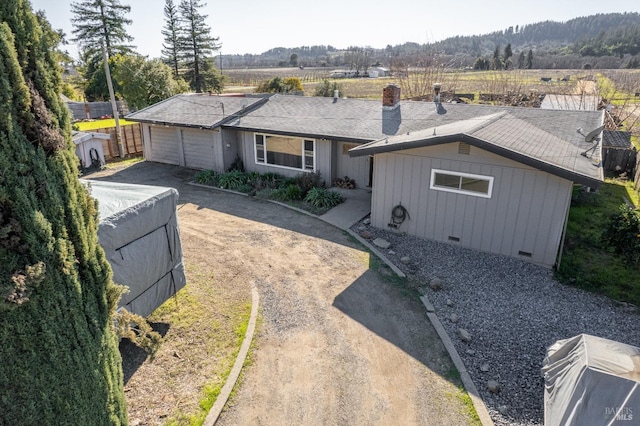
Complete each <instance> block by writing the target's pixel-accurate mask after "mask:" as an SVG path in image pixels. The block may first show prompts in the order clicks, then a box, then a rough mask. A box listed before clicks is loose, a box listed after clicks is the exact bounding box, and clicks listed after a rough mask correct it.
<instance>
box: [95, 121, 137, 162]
mask: <svg viewBox="0 0 640 426" xmlns="http://www.w3.org/2000/svg"><path fill="white" fill-rule="evenodd" d="M120 129H121V130H122V145H123V147H124V153H125V155H139V154H142V125H141V124H140V123H136V124H127V125H126V126H120ZM93 131H94V132H97V133H106V134H108V135H110V136H111V139H109V140H105V141H103V142H102V150H103V152H104V159H105V160H110V159H113V158H116V157H120V152H119V151H118V138H117V136H116V128H115V127H109V128H106V129H96V130H93Z"/></svg>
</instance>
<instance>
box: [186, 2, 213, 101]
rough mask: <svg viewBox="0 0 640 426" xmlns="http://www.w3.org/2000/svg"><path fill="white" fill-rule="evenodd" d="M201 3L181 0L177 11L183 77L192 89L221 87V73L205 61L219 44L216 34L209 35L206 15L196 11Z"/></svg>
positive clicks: (201, 5) (202, 89) (202, 4)
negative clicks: (179, 18) (184, 70)
mask: <svg viewBox="0 0 640 426" xmlns="http://www.w3.org/2000/svg"><path fill="white" fill-rule="evenodd" d="M203 6H205V3H200V0H182V1H181V2H180V7H179V9H180V15H181V16H182V20H183V23H184V26H183V28H182V31H181V37H180V52H181V59H182V60H183V62H184V66H185V68H186V70H187V71H186V73H185V77H186V80H187V82H188V83H189V86H190V87H191V89H193V90H195V91H196V93H201V92H203V91H208V90H215V91H218V90H217V89H216V87H221V83H222V77H221V76H220V75H219V74H218V73H217V71H216V69H215V67H214V66H213V64H212V63H211V61H208V59H210V57H211V55H212V54H213V52H214V51H216V50H218V49H219V48H220V45H218V44H217V42H218V38H217V37H212V36H211V28H210V27H209V26H208V25H207V24H206V23H205V20H206V19H207V15H203V14H202V13H200V8H202V7H203Z"/></svg>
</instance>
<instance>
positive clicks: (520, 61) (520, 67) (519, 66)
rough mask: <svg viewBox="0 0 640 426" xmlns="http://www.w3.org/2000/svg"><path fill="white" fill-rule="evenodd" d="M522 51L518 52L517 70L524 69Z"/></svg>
mask: <svg viewBox="0 0 640 426" xmlns="http://www.w3.org/2000/svg"><path fill="white" fill-rule="evenodd" d="M524 61H525V58H524V51H522V52H520V56H518V68H519V69H524Z"/></svg>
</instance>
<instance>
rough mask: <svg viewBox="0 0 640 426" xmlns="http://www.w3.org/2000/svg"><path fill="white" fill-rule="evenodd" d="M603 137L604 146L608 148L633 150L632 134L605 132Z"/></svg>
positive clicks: (614, 131)
mask: <svg viewBox="0 0 640 426" xmlns="http://www.w3.org/2000/svg"><path fill="white" fill-rule="evenodd" d="M603 133H604V134H603V136H602V146H603V147H606V148H631V132H620V131H617V130H605V131H604V132H603Z"/></svg>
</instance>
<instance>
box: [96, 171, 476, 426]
mask: <svg viewBox="0 0 640 426" xmlns="http://www.w3.org/2000/svg"><path fill="white" fill-rule="evenodd" d="M190 176H191V175H190V173H189V171H185V169H180V168H178V167H172V166H166V165H160V164H153V163H139V164H136V165H134V166H131V167H129V168H127V169H122V170H120V171H118V172H116V173H108V174H96V175H95V176H93V177H94V178H107V179H109V180H117V181H121V182H130V183H146V184H156V185H169V186H174V187H177V189H178V191H180V209H179V224H180V229H181V234H182V241H183V246H184V253H185V263H186V265H187V278H188V280H189V281H188V284H187V287H186V288H185V290H183V291H181V292H180V293H179V296H178V307H176V306H175V302H174V301H171V300H170V301H169V302H168V303H167V304H165V305H164V306H163V307H162V308H161V309H159V311H157V312H156V313H154V314H153V316H152V317H151V319H152V320H153V321H156V322H158V323H162V324H166V327H167V328H168V331H167V333H166V341H165V343H164V345H163V347H162V349H161V352H160V353H159V354H158V356H157V359H156V360H155V361H153V362H148V361H145V362H144V363H143V364H142V365H140V366H139V367H137V369H135V371H134V372H133V373H132V374H131V376H130V379H129V381H128V383H127V385H126V389H127V393H126V394H127V403H128V405H129V414H130V419H132V421H135V422H136V423H138V424H159V423H163V422H165V421H166V420H167V419H168V418H170V417H173V418H174V419H176V420H178V423H186V421H187V415H188V414H191V413H194V412H197V411H198V406H197V403H198V399H199V398H201V396H202V392H203V387H204V386H205V385H209V384H211V383H212V382H213V383H215V382H217V381H218V380H221V376H222V375H223V374H224V373H225V371H226V370H228V368H230V365H227V364H226V363H225V361H224V360H225V359H226V358H225V354H229V353H230V352H234V351H235V350H237V348H238V347H239V341H238V339H237V334H236V330H235V329H234V327H235V326H237V324H238V323H239V322H241V319H240V318H238V314H237V312H242V313H243V314H244V313H245V312H246V314H248V302H249V301H250V298H251V292H250V289H251V287H252V286H255V287H256V288H257V289H258V291H259V293H260V296H261V310H262V327H261V328H260V330H259V332H258V334H257V336H256V340H255V343H256V351H255V353H254V355H253V363H252V365H250V366H249V367H248V368H247V369H246V370H245V372H244V376H243V380H242V385H241V386H240V388H239V390H238V392H237V394H236V396H235V397H234V398H233V399H232V401H231V403H230V404H229V406H228V407H227V408H226V411H225V412H223V415H222V417H221V419H220V421H219V424H223V425H232V424H424V423H425V421H428V422H430V423H433V424H439V425H446V424H452V425H454V424H455V425H461V424H467V423H469V422H470V421H471V420H470V419H469V418H468V411H467V410H468V409H467V407H466V406H465V405H464V403H463V402H462V400H461V398H462V397H463V395H464V394H463V393H462V392H461V391H460V390H459V387H458V386H459V383H458V382H457V380H456V379H455V373H454V370H453V366H452V363H451V361H450V359H449V357H448V356H447V354H446V351H445V349H444V347H443V345H442V343H441V342H440V340H439V339H438V338H437V335H436V333H435V331H434V330H433V328H432V327H431V325H430V323H429V321H428V319H427V317H426V314H425V312H424V308H423V307H422V305H421V304H420V302H419V300H418V298H417V297H416V294H415V293H414V292H413V291H411V290H408V289H407V288H406V286H405V283H403V282H399V281H397V280H396V279H395V278H393V277H392V276H389V275H382V274H381V273H380V272H379V270H378V268H377V267H375V266H374V267H371V265H372V264H373V265H375V264H376V262H375V261H374V260H372V259H371V258H370V256H369V254H368V253H367V252H366V251H364V250H363V248H362V247H361V246H360V245H359V244H358V243H357V242H356V241H355V240H353V239H352V238H351V237H350V236H349V235H348V234H346V233H344V232H342V231H340V230H338V229H337V228H334V227H332V226H330V225H328V224H326V223H324V222H322V221H320V220H318V219H316V218H313V217H309V216H306V215H302V214H300V213H297V212H295V211H291V210H289V209H286V208H284V207H281V206H277V205H274V204H271V203H267V202H265V201H262V200H256V199H253V198H249V197H241V196H237V195H232V194H225V193H221V192H216V191H214V190H209V189H205V188H199V187H192V186H187V185H185V182H186V181H187V180H188V179H189V178H190ZM195 271H198V272H195ZM196 274H198V275H197V276H196ZM194 283H198V284H197V285H194ZM183 293H184V294H183ZM181 297H183V298H197V299H198V300H201V301H202V303H201V305H200V306H202V307H206V313H203V314H202V315H203V316H206V317H207V318H208V319H207V321H206V322H203V321H201V320H200V319H199V318H198V317H199V314H198V312H195V313H193V312H189V313H184V312H182V313H179V314H178V313H177V312H176V310H177V309H179V306H180V298H181ZM243 306H245V308H244V309H243V308H242V307H243ZM230 312H236V314H230ZM210 315H212V316H210ZM229 315H235V317H230V318H227V317H226V316H229ZM219 335H223V336H224V338H222V339H221V338H219ZM210 340H212V341H216V342H220V343H219V346H220V347H215V348H210V347H209V348H208V347H207V346H208V345H209V341H210ZM223 342H225V343H223ZM212 354H215V356H213V355H212ZM125 362H126V354H125ZM177 412H181V413H184V416H178V417H176V413H177Z"/></svg>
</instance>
